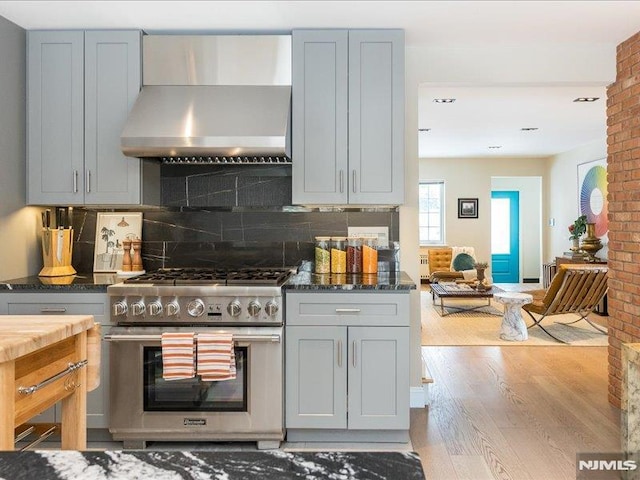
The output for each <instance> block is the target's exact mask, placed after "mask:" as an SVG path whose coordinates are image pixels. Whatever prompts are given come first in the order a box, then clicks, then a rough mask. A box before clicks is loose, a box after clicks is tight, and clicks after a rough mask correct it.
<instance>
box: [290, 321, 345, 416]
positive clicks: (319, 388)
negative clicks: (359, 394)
mask: <svg viewBox="0 0 640 480" xmlns="http://www.w3.org/2000/svg"><path fill="white" fill-rule="evenodd" d="M285 334H286V361H285V368H286V375H285V378H286V395H285V398H286V400H285V402H286V408H285V410H286V421H285V426H286V428H347V368H346V362H347V358H346V343H347V329H346V327H287V328H286V333H285Z"/></svg>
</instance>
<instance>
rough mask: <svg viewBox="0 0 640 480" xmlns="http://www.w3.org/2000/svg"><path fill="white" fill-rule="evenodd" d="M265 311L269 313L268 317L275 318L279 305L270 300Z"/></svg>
mask: <svg viewBox="0 0 640 480" xmlns="http://www.w3.org/2000/svg"><path fill="white" fill-rule="evenodd" d="M264 311H265V312H267V315H269V316H270V317H273V316H275V314H276V313H278V304H277V303H276V302H274V301H273V300H269V301H268V302H267V304H266V305H265V306H264Z"/></svg>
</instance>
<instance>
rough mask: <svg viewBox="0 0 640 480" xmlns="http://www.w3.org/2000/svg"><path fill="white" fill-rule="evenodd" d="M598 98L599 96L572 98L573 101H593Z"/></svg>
mask: <svg viewBox="0 0 640 480" xmlns="http://www.w3.org/2000/svg"><path fill="white" fill-rule="evenodd" d="M599 99H600V97H578V98H576V99H575V100H574V102H595V101H596V100H599Z"/></svg>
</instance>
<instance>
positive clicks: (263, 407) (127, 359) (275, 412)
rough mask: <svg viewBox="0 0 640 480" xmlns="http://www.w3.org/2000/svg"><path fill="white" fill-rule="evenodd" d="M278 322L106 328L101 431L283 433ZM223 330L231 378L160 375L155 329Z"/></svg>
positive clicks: (126, 434)
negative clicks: (107, 383) (230, 346)
mask: <svg viewBox="0 0 640 480" xmlns="http://www.w3.org/2000/svg"><path fill="white" fill-rule="evenodd" d="M282 330H283V329H282V327H281V326H278V327H242V328H225V329H222V330H221V329H212V328H206V327H198V328H192V329H186V328H181V329H178V328H159V327H114V328H113V329H112V331H111V334H110V335H108V336H106V337H105V338H106V339H107V340H108V341H109V342H110V354H111V355H110V375H111V377H110V378H111V382H112V383H111V392H110V406H109V413H110V415H109V431H110V432H111V433H112V435H113V437H114V439H116V440H125V441H126V440H167V441H170V440H194V439H199V440H260V439H274V440H276V439H277V440H282V439H283V438H284V429H283V393H282V392H283V382H282V378H283V363H282V350H283V349H282ZM167 331H183V332H184V331H193V332H195V333H198V332H206V333H222V332H224V333H231V334H233V337H234V343H235V355H236V379H235V380H225V381H221V382H203V381H202V380H200V377H199V376H197V375H196V377H194V378H192V379H186V380H171V381H165V380H163V379H162V351H161V347H160V339H161V335H162V332H167Z"/></svg>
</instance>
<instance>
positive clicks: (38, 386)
mask: <svg viewBox="0 0 640 480" xmlns="http://www.w3.org/2000/svg"><path fill="white" fill-rule="evenodd" d="M87 363H89V362H88V361H87V360H80V361H79V362H76V363H69V365H68V366H67V368H66V369H65V370H63V371H61V372H59V373H56V374H55V375H53V376H52V377H49V378H47V379H46V380H43V381H42V382H40V383H37V384H35V385H31V386H30V387H18V393H20V394H22V395H31V394H32V393H34V392H37V391H38V390H40V389H41V388H43V387H46V386H47V385H49V384H50V383H53V382H55V381H56V380H58V379H60V378H62V377H64V376H65V375H69V374H70V373H72V372H74V371H76V370H78V369H79V368H82V367H84V366H85V365H87ZM76 386H79V385H76Z"/></svg>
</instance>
